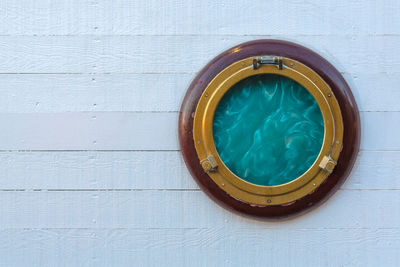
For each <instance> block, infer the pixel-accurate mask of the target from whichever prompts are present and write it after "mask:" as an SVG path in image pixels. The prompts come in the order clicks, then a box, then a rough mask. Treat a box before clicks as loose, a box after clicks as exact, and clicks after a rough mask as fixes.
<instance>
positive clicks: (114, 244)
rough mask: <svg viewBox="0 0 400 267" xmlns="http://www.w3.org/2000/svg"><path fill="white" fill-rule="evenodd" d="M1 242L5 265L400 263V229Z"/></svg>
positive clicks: (78, 232) (143, 232)
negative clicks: (399, 251)
mask: <svg viewBox="0 0 400 267" xmlns="http://www.w3.org/2000/svg"><path fill="white" fill-rule="evenodd" d="M0 238H1V240H3V242H2V244H1V245H0V264H1V265H3V266H27V265H29V266H81V265H85V266H131V265H132V264H134V263H140V265H141V266H218V267H219V266H265V264H266V263H268V265H270V266H396V265H399V264H400V256H399V254H398V253H397V251H398V250H399V249H400V241H399V240H400V234H399V231H398V229H316V230H315V229H295V230H276V231H271V229H256V230H255V229H239V230H237V229H230V228H211V229H96V230H94V229H25V230H14V229H6V230H1V231H0ZM344 244H346V245H344ZM199 255H206V256H204V257H203V256H201V257H199ZM60 259H62V262H61V261H60ZM193 259H196V260H193Z"/></svg>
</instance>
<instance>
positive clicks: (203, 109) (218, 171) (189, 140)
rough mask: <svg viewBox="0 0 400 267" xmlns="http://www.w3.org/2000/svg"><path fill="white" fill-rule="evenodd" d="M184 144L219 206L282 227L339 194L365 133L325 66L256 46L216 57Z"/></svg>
mask: <svg viewBox="0 0 400 267" xmlns="http://www.w3.org/2000/svg"><path fill="white" fill-rule="evenodd" d="M179 138H180V144H181V150H182V154H183V157H184V159H185V162H186V164H187V166H188V168H189V170H190V171H191V173H192V176H193V177H194V178H195V180H196V181H197V182H198V184H199V185H200V187H201V188H202V189H203V190H204V191H205V192H206V193H207V194H208V195H210V196H211V197H212V198H213V199H214V200H216V201H217V202H218V203H220V204H222V205H223V206H224V207H227V208H230V209H232V210H235V211H238V212H241V213H244V214H247V215H251V216H256V217H261V218H267V219H277V218H287V217H290V216H294V215H298V214H300V213H302V212H304V211H306V210H309V209H311V208H313V207H316V206H317V205H318V204H320V203H322V201H323V200H325V199H327V197H328V196H329V195H330V194H331V193H333V192H334V191H335V190H337V189H338V187H339V186H340V185H341V184H342V183H343V182H344V180H345V179H346V177H347V175H348V174H349V172H350V170H351V168H352V166H353V164H354V161H355V158H356V155H357V152H358V149H359V139H360V123H359V115H358V109H357V106H356V103H355V101H354V98H353V96H352V93H351V91H350V89H349V87H348V85H347V83H346V82H345V80H344V79H343V77H342V76H341V74H340V73H339V72H338V71H337V70H336V69H335V68H334V67H333V66H332V65H331V64H329V63H328V62H327V61H326V60H325V59H323V58H322V57H320V56H319V55H317V54H316V53H314V52H312V51H311V50H309V49H307V48H304V47H302V46H299V45H297V44H293V43H289V42H285V41H278V40H257V41H252V42H248V43H244V44H241V45H238V46H236V47H234V48H231V49H229V50H228V51H226V52H224V53H222V54H221V55H219V56H217V57H216V58H215V59H213V60H212V61H211V62H210V63H209V64H208V65H207V66H206V67H204V68H203V70H202V71H200V73H199V74H198V75H197V76H196V77H195V78H194V80H193V82H192V83H191V85H190V87H189V89H188V90H187V93H186V96H185V98H184V101H183V104H182V107H181V111H180V118H179Z"/></svg>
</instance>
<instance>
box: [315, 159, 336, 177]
mask: <svg viewBox="0 0 400 267" xmlns="http://www.w3.org/2000/svg"><path fill="white" fill-rule="evenodd" d="M335 166H336V161H334V160H333V159H332V158H331V156H324V157H323V158H322V160H321V162H320V163H319V167H320V168H321V169H323V170H325V171H327V172H328V173H332V172H333V169H334V168H335Z"/></svg>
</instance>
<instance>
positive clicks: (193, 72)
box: [0, 57, 400, 75]
mask: <svg viewBox="0 0 400 267" xmlns="http://www.w3.org/2000/svg"><path fill="white" fill-rule="evenodd" d="M212 58H213V57H210V60H211V59H212ZM197 73H198V72H197V71H170V72H169V71H168V72H166V71H161V72H149V71H144V72H135V71H115V72H102V71H101V72H91V71H90V72H0V75H114V74H115V75H120V74H124V75H130V74H132V75H138V74H141V75H173V74H182V75H187V74H190V75H196V74H197ZM340 74H342V75H358V74H371V75H376V74H382V75H386V74H389V75H399V74H400V71H393V72H389V71H379V72H376V71H375V72H368V73H364V72H347V71H340Z"/></svg>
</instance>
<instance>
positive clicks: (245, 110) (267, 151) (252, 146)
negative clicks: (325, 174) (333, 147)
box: [213, 74, 324, 186]
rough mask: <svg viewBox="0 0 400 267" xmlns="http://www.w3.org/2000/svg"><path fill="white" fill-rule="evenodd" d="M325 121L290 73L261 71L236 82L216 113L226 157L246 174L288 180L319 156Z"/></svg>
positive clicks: (271, 181) (269, 181) (256, 179)
mask: <svg viewBox="0 0 400 267" xmlns="http://www.w3.org/2000/svg"><path fill="white" fill-rule="evenodd" d="M323 136H324V123H323V118H322V113H321V110H320V109H319V106H318V103H317V101H316V100H315V99H314V97H313V96H312V95H311V94H310V93H309V92H308V91H307V89H305V88H304V87H303V86H302V85H300V84H299V83H297V82H296V81H293V80H292V79H290V78H287V77H285V76H280V75H276V74H259V75H254V76H250V77H248V78H246V79H244V80H242V81H240V82H238V83H237V84H235V85H234V86H233V87H232V88H230V89H229V91H228V92H227V93H226V94H225V95H224V97H223V98H222V99H221V101H220V102H219V104H218V107H217V109H216V111H215V114H214V122H213V137H214V142H215V146H216V148H217V152H218V154H219V156H220V158H221V159H222V161H223V163H224V164H225V165H226V166H227V168H228V169H229V170H231V171H232V172H233V173H234V174H236V175H237V176H238V177H240V178H242V179H243V180H245V181H247V182H250V183H253V184H257V185H262V186H274V185H280V184H285V183H288V182H290V181H293V180H294V179H296V178H298V177H300V176H301V175H302V174H303V173H305V172H306V171H307V170H308V169H309V168H310V167H311V165H312V164H313V163H314V162H315V160H316V159H317V157H318V154H319V152H320V150H321V147H322V141H323Z"/></svg>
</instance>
